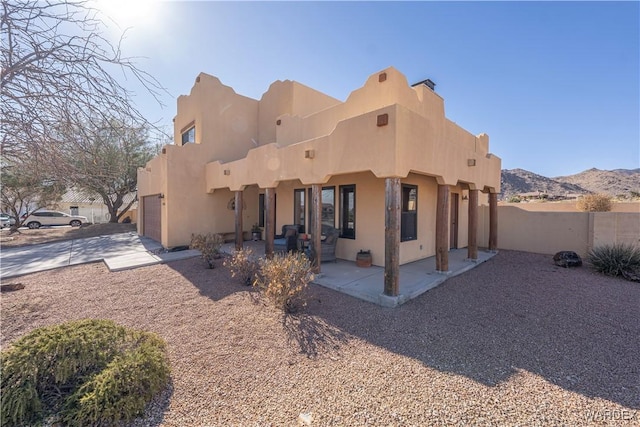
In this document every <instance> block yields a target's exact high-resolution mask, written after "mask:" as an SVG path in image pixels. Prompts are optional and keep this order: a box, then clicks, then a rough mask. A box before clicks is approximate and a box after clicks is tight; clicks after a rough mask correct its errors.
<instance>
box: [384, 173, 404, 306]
mask: <svg viewBox="0 0 640 427" xmlns="http://www.w3.org/2000/svg"><path fill="white" fill-rule="evenodd" d="M400 199H401V186H400V178H386V179H385V196H384V201H385V216H384V294H385V295H388V296H392V297H394V296H397V295H398V294H399V291H400V286H399V284H400V219H401V218H400V212H401V211H400Z"/></svg>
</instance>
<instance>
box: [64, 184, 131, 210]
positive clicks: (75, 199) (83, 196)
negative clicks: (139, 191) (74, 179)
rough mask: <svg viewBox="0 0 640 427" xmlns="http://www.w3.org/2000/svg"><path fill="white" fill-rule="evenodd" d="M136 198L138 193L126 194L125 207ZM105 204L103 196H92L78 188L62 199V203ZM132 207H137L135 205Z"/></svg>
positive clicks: (69, 191)
mask: <svg viewBox="0 0 640 427" xmlns="http://www.w3.org/2000/svg"><path fill="white" fill-rule="evenodd" d="M135 197H136V193H129V194H126V195H125V196H124V198H123V205H124V206H126V205H128V204H129V203H130V202H131V201H132V200H134V199H135ZM91 199H93V200H91ZM92 202H93V203H99V204H101V203H103V202H102V196H100V195H99V194H91V193H88V192H86V191H85V190H80V189H78V188H70V189H68V190H67V192H66V193H64V194H63V195H62V198H61V199H60V203H92ZM132 207H135V203H134V205H133V206H132Z"/></svg>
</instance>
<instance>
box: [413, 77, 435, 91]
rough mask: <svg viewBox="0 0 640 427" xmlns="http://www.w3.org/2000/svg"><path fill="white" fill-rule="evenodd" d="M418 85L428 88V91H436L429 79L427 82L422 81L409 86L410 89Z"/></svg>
mask: <svg viewBox="0 0 640 427" xmlns="http://www.w3.org/2000/svg"><path fill="white" fill-rule="evenodd" d="M419 85H425V86H426V87H428V88H429V89H431V90H432V91H434V92H435V91H436V84H435V83H434V82H433V81H432V80H431V79H427V80H423V81H421V82H418V83H414V84H412V85H411V87H416V86H419Z"/></svg>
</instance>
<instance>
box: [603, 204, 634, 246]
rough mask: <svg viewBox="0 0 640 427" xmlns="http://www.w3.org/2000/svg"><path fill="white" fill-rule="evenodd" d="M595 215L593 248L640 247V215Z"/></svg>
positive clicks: (608, 213)
mask: <svg viewBox="0 0 640 427" xmlns="http://www.w3.org/2000/svg"><path fill="white" fill-rule="evenodd" d="M592 215H593V220H592V224H593V247H597V246H601V245H611V244H616V243H624V244H630V245H636V246H638V247H640V213H628V212H617V213H616V212H598V213H594V214H592Z"/></svg>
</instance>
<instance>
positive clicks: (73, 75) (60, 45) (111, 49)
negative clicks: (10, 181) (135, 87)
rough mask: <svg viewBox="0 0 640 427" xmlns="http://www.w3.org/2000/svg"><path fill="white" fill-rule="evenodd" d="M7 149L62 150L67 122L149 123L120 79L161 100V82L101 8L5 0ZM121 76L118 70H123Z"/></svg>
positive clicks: (70, 0)
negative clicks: (123, 45)
mask: <svg viewBox="0 0 640 427" xmlns="http://www.w3.org/2000/svg"><path fill="white" fill-rule="evenodd" d="M0 29H1V34H2V43H1V56H2V58H1V61H2V70H1V73H0V86H1V94H0V97H1V99H0V101H1V102H0V104H1V107H0V108H1V112H2V122H1V124H0V126H1V133H2V135H1V138H2V140H1V153H2V155H3V157H5V158H9V159H20V158H24V156H31V157H32V158H35V159H37V158H40V157H42V158H49V159H50V158H51V157H52V156H55V155H56V153H55V150H56V148H57V143H58V142H61V141H58V140H57V139H56V138H57V137H58V136H59V135H60V133H59V132H58V130H59V126H60V124H61V123H67V124H69V125H72V126H74V127H76V128H77V126H79V125H82V124H86V123H91V122H93V121H95V120H98V122H100V123H104V122H108V121H109V120H112V118H114V117H115V118H116V119H118V120H120V121H122V122H132V121H137V122H139V123H146V122H147V121H146V120H145V119H144V117H143V115H142V114H141V113H140V111H139V110H138V109H137V108H136V107H135V105H134V103H133V102H132V94H131V93H130V91H128V90H127V89H126V88H125V87H124V86H123V84H122V83H121V81H124V80H125V79H129V80H130V79H134V80H135V81H137V82H139V83H140V84H142V85H143V86H144V87H145V88H146V89H147V90H148V92H149V93H150V94H151V95H152V96H154V97H155V99H156V100H157V101H158V102H160V101H159V95H160V94H161V93H162V92H166V91H165V89H164V88H163V87H162V86H161V85H160V83H159V82H158V81H157V80H156V79H155V78H154V77H152V76H151V75H150V74H148V73H147V72H145V71H142V70H141V69H139V68H138V67H137V66H136V64H135V59H136V58H130V57H126V56H123V54H122V52H121V49H120V43H119V42H118V43H115V44H114V43H111V42H110V41H109V40H108V38H107V37H106V36H105V35H104V32H105V26H104V23H103V20H102V16H101V14H100V12H99V11H98V10H96V9H95V8H93V7H92V6H91V4H90V3H89V2H88V1H84V0H80V1H74V0H47V1H37V0H13V1H7V0H2V20H1V22H0ZM116 76H119V77H120V79H119V78H116Z"/></svg>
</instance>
